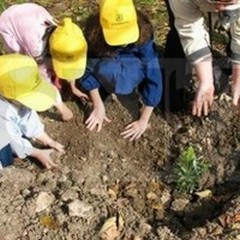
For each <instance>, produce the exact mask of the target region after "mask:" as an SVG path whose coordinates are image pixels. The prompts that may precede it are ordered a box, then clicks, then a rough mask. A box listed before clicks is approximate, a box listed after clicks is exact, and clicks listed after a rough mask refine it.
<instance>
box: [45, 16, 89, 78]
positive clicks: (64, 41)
mask: <svg viewBox="0 0 240 240" xmlns="http://www.w3.org/2000/svg"><path fill="white" fill-rule="evenodd" d="M49 44H50V53H51V55H52V61H53V68H54V70H55V72H56V74H57V76H58V77H59V78H62V79H65V80H68V81H72V80H75V79H77V78H80V77H81V76H82V75H83V74H84V72H85V68H86V59H87V42H86V40H85V38H84V36H83V33H82V30H81V29H80V28H79V27H78V26H77V25H76V24H75V23H73V22H72V20H71V18H64V19H63V22H62V24H60V25H59V26H58V27H57V28H56V29H55V31H54V32H53V33H52V35H51V36H50V39H49Z"/></svg>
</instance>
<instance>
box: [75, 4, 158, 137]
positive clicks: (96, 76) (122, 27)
mask: <svg viewBox="0 0 240 240" xmlns="http://www.w3.org/2000/svg"><path fill="white" fill-rule="evenodd" d="M99 19H100V22H99ZM85 36H86V38H87V42H88V48H89V62H88V66H87V71H86V73H85V75H84V76H83V77H82V78H81V79H79V80H78V81H77V82H76V85H77V87H78V88H79V89H82V90H84V91H87V92H89V94H90V97H91V100H92V102H93V111H92V113H91V114H90V116H89V118H88V119H87V120H86V122H85V123H86V125H87V128H88V129H89V130H93V129H94V128H95V127H97V131H98V132H99V131H100V130H101V128H102V124H103V121H104V120H106V121H108V122H109V121H110V120H109V119H108V118H107V117H106V114H105V107H104V104H103V101H102V99H101V97H100V94H99V90H100V91H102V90H104V91H106V92H107V93H108V94H109V93H115V94H116V95H117V96H119V97H121V96H123V95H128V96H130V95H131V94H133V93H134V92H135V90H136V89H137V88H138V90H139V92H140V93H141V95H142V100H143V103H144V107H143V110H142V112H141V116H140V118H139V119H138V120H137V121H133V122H132V123H130V124H128V125H127V126H126V128H125V130H124V131H123V132H122V133H121V135H122V136H123V137H124V138H129V139H130V141H132V140H134V139H138V138H139V137H140V136H141V135H142V134H143V133H144V131H145V130H146V128H147V126H148V122H149V119H150V116H151V113H152V111H153V109H154V107H155V106H157V105H158V103H159V102H160V99H161V95H162V76H161V71H160V66H159V62H158V55H157V52H156V49H155V45H154V42H153V29H152V26H151V24H150V21H149V20H148V18H147V17H146V16H145V15H143V14H142V13H141V12H139V11H138V12H136V10H135V7H134V4H133V2H132V0H114V1H113V0H103V1H102V2H101V4H100V16H99V15H98V14H97V15H95V16H92V17H90V18H89V20H88V21H87V24H86V29H85Z"/></svg>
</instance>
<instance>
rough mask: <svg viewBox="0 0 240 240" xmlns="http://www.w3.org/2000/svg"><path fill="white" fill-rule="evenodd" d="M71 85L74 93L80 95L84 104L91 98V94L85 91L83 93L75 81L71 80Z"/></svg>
mask: <svg viewBox="0 0 240 240" xmlns="http://www.w3.org/2000/svg"><path fill="white" fill-rule="evenodd" d="M70 86H71V89H72V93H73V94H74V95H75V96H77V97H79V98H80V100H81V102H82V103H83V104H85V103H86V102H88V101H89V100H90V99H89V96H88V95H87V94H85V93H83V92H82V91H80V90H79V89H78V88H77V87H76V86H75V81H71V82H70Z"/></svg>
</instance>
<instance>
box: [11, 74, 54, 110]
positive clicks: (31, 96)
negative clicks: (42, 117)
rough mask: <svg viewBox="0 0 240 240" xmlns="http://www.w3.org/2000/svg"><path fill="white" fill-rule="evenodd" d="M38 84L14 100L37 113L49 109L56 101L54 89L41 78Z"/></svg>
mask: <svg viewBox="0 0 240 240" xmlns="http://www.w3.org/2000/svg"><path fill="white" fill-rule="evenodd" d="M39 77H40V78H41V82H40V84H39V85H38V86H37V87H36V88H35V89H34V90H33V91H31V92H28V93H24V94H21V95H20V96H18V97H16V99H15V100H17V101H18V102H20V103H21V104H23V105H24V106H27V107H28V108H30V109H33V110H35V111H38V112H42V111H46V110H47V109H49V108H51V107H52V106H53V105H54V104H55V103H56V100H57V90H56V88H55V87H54V86H53V85H51V84H50V83H48V82H47V81H46V80H44V79H43V78H42V77H41V76H39Z"/></svg>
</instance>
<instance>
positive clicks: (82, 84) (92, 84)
mask: <svg viewBox="0 0 240 240" xmlns="http://www.w3.org/2000/svg"><path fill="white" fill-rule="evenodd" d="M97 63H98V60H97V59H89V60H88V62H87V67H86V71H85V73H84V75H83V76H82V77H81V78H79V79H77V80H76V86H77V87H78V88H80V89H81V90H83V91H84V92H89V91H91V90H93V89H96V88H99V87H100V83H99V81H98V80H97V79H96V78H95V76H94V68H95V66H96V64H97Z"/></svg>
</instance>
